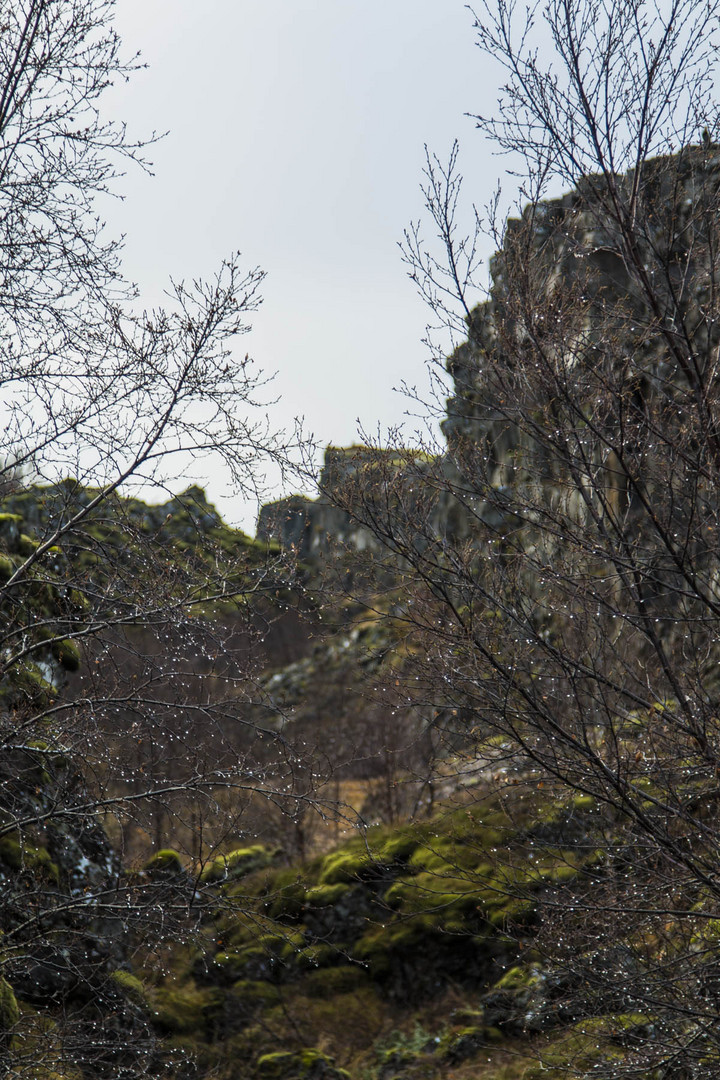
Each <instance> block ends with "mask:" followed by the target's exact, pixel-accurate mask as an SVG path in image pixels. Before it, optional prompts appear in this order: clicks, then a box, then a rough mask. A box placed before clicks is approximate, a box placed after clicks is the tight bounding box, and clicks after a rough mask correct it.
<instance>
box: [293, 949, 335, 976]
mask: <svg viewBox="0 0 720 1080" xmlns="http://www.w3.org/2000/svg"><path fill="white" fill-rule="evenodd" d="M345 959H346V958H345V956H344V954H343V953H342V952H340V950H339V949H338V948H337V947H336V946H335V945H328V944H326V943H325V942H319V943H318V944H315V945H305V946H304V947H303V948H302V949H300V950H298V952H297V953H296V954H295V956H294V957H293V960H294V962H295V965H296V966H297V967H299V968H301V969H309V970H310V971H315V970H316V969H317V968H328V967H332V965H333V964H338V963H342V962H343V960H345Z"/></svg>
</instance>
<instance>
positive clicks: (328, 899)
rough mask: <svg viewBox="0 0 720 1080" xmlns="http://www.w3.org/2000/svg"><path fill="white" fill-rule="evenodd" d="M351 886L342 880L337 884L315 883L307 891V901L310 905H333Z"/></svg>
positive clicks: (318, 906) (317, 906) (320, 906)
mask: <svg viewBox="0 0 720 1080" xmlns="http://www.w3.org/2000/svg"><path fill="white" fill-rule="evenodd" d="M349 888H350V886H349V885H348V884H346V883H345V882H342V881H338V882H337V884H335V885H314V886H313V887H312V888H311V889H308V890H307V892H306V893H305V903H306V904H307V905H308V906H309V907H316V908H322V907H333V906H334V905H335V904H337V902H338V901H339V900H340V899H341V898H342V897H343V896H344V895H345V893H346V892H347V891H348V889H349Z"/></svg>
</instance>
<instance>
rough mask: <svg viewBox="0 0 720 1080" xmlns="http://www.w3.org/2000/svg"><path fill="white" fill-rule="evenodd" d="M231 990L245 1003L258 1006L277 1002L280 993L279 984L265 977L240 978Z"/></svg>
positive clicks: (235, 996) (234, 995)
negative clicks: (276, 984)
mask: <svg viewBox="0 0 720 1080" xmlns="http://www.w3.org/2000/svg"><path fill="white" fill-rule="evenodd" d="M216 959H217V957H216ZM230 992H231V994H232V996H233V997H234V998H237V1000H238V1001H241V1002H243V1004H245V1005H256V1006H258V1008H259V1007H265V1006H267V1005H275V1004H277V1001H278V995H279V990H278V988H277V986H275V985H274V984H273V983H269V982H266V981H265V980H264V979H262V980H260V979H238V980H237V981H236V982H234V983H233V985H232V990H231V991H230Z"/></svg>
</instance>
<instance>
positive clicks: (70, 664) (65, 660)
mask: <svg viewBox="0 0 720 1080" xmlns="http://www.w3.org/2000/svg"><path fill="white" fill-rule="evenodd" d="M52 654H53V656H54V657H55V659H56V660H57V661H58V662H59V663H60V664H62V666H63V667H64V668H65V670H66V671H77V670H78V669H79V667H80V649H79V648H78V647H77V645H76V644H75V642H74V641H71V640H70V638H63V640H62V641H54V642H53V644H52Z"/></svg>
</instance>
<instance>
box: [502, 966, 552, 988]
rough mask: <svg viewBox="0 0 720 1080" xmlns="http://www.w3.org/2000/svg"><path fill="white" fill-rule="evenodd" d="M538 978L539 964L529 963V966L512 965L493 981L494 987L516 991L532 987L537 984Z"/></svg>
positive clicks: (539, 974)
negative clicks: (499, 977)
mask: <svg viewBox="0 0 720 1080" xmlns="http://www.w3.org/2000/svg"><path fill="white" fill-rule="evenodd" d="M540 980H541V972H540V965H539V964H531V965H530V966H529V967H512V968H510V970H509V971H506V972H505V974H504V975H503V977H502V978H501V979H499V980H498V981H497V982H496V983H495V987H494V989H495V990H508V991H510V992H511V993H517V992H518V991H523V990H531V989H533V987H535V986H537V985H538V984H539V982H540Z"/></svg>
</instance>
